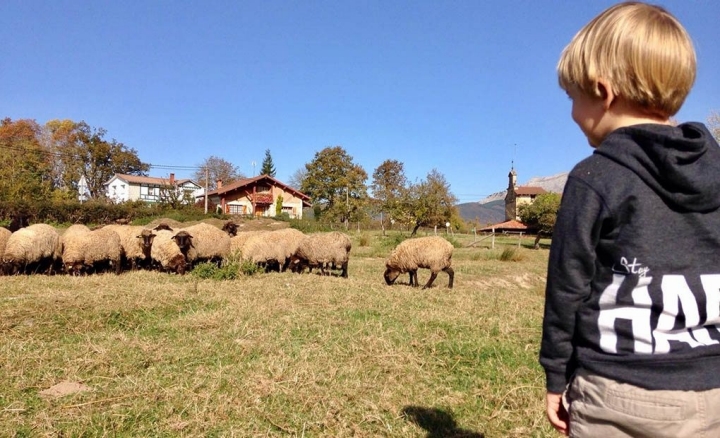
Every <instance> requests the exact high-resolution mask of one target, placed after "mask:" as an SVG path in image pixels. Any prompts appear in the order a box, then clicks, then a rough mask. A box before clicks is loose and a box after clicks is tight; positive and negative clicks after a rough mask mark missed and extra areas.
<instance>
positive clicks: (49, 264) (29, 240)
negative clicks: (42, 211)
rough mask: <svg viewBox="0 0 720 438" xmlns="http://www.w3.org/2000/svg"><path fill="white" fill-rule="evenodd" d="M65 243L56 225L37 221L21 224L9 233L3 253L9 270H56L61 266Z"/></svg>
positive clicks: (13, 271) (49, 272)
mask: <svg viewBox="0 0 720 438" xmlns="http://www.w3.org/2000/svg"><path fill="white" fill-rule="evenodd" d="M61 257H62V243H61V241H60V235H59V234H58V232H57V231H56V230H55V228H53V227H51V226H50V225H46V224H33V225H30V226H28V227H25V228H20V229H19V230H17V231H15V232H14V233H12V234H11V235H10V237H8V240H7V243H6V244H5V252H4V254H3V256H2V265H3V271H4V272H5V273H7V274H13V275H14V274H18V273H21V272H24V273H26V274H31V273H35V272H40V273H46V274H52V273H55V272H58V271H59V270H60V268H61V265H60V261H61Z"/></svg>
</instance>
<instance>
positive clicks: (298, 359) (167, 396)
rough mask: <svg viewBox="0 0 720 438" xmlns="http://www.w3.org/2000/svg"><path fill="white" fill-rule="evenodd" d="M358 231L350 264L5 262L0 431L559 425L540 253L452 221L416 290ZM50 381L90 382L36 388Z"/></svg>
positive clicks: (163, 432)
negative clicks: (546, 365) (249, 271)
mask: <svg viewBox="0 0 720 438" xmlns="http://www.w3.org/2000/svg"><path fill="white" fill-rule="evenodd" d="M356 238H357V237H356ZM362 239H365V240H366V241H367V242H366V243H367V246H361V245H359V244H356V243H357V241H356V240H355V241H354V242H353V251H352V253H351V259H350V271H349V279H342V278H338V277H322V276H319V275H315V274H304V275H298V274H291V273H282V274H279V273H270V274H264V273H256V274H255V275H252V276H246V275H240V276H238V277H237V278H236V279H235V280H227V279H225V280H213V279H201V278H198V277H196V276H193V275H186V276H184V277H180V276H174V275H167V274H161V273H154V272H133V273H124V274H122V275H120V276H115V275H100V276H92V277H84V278H75V277H64V276H55V277H46V276H30V277H22V276H18V277H0V283H2V286H3V287H2V288H0V369H1V372H0V385H2V388H3V391H0V436H32V437H35V436H88V437H89V436H103V435H107V436H120V437H136V436H160V437H175V436H187V437H190V436H193V437H194V436H218V437H226V436H228V437H229V436H242V437H260V436H263V437H264V436H297V437H301V436H305V437H347V436H361V437H377V436H383V437H437V436H453V434H454V435H455V436H468V437H476V438H477V437H480V436H484V437H488V438H489V437H528V436H536V437H542V436H555V435H554V432H553V431H552V429H551V428H550V426H549V425H548V423H547V421H546V420H545V415H544V407H543V401H544V394H545V392H544V378H543V374H542V372H541V369H540V367H539V365H538V364H537V354H538V348H539V340H540V332H541V328H540V324H541V316H542V302H543V294H544V274H545V268H546V264H547V251H546V250H540V251H533V250H530V249H527V246H526V245H525V243H526V241H525V239H523V241H522V242H521V245H520V248H516V243H517V242H518V240H517V238H514V239H513V238H508V240H507V241H506V242H504V243H502V244H501V243H500V242H499V241H496V248H494V249H492V248H489V247H486V246H485V247H479V248H476V247H467V244H468V243H471V242H472V241H473V236H457V235H456V236H455V240H456V241H457V242H458V244H459V245H460V247H458V248H456V249H455V253H454V257H453V264H454V267H455V272H456V276H455V288H454V289H452V290H449V289H447V288H446V287H445V286H446V285H447V276H446V275H445V274H444V273H440V274H439V275H438V278H437V280H436V282H435V286H434V287H433V288H432V289H429V290H421V289H419V288H418V289H415V288H410V287H408V286H407V285H406V284H396V285H394V286H391V287H390V286H386V285H385V283H384V281H383V278H382V273H383V270H384V260H383V257H385V256H386V255H387V254H388V253H389V251H390V250H391V249H392V247H393V245H388V244H386V243H385V241H387V240H389V239H393V241H396V240H397V239H396V238H395V237H385V238H382V237H380V236H379V235H372V236H367V232H366V233H365V234H364V237H362ZM527 243H528V245H530V246H531V244H532V239H527ZM503 245H505V246H513V248H515V249H514V251H516V254H521V259H520V260H519V261H517V262H503V261H501V260H500V259H499V257H498V256H497V254H501V253H502V251H503V248H502V246H503ZM428 275H429V272H428V271H426V270H425V271H424V270H421V271H420V272H419V276H420V277H421V278H420V282H421V283H423V279H425V280H426V279H427V276H428ZM401 280H404V282H405V283H406V282H407V277H406V276H403V277H401ZM62 381H71V382H80V383H82V384H84V385H86V386H87V387H89V388H90V390H89V391H85V392H78V393H74V394H68V395H65V396H63V397H58V398H53V397H46V396H43V395H41V391H43V390H45V389H47V388H50V387H51V386H53V385H55V384H57V383H59V382H62ZM463 434H464V435H463Z"/></svg>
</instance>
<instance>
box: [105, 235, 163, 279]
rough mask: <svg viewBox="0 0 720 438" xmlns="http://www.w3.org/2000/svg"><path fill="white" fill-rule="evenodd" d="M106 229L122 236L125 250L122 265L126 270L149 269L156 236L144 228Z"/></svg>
mask: <svg viewBox="0 0 720 438" xmlns="http://www.w3.org/2000/svg"><path fill="white" fill-rule="evenodd" d="M104 228H106V229H109V230H113V231H115V232H116V233H117V234H118V236H120V245H122V249H123V257H122V264H123V266H124V267H125V268H126V269H132V270H135V269H138V268H148V267H150V263H151V261H152V254H151V249H152V244H153V239H154V238H155V234H154V233H153V231H152V230H149V229H147V228H144V227H142V226H132V225H114V224H113V225H107V226H105V227H104Z"/></svg>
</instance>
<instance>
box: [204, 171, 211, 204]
mask: <svg viewBox="0 0 720 438" xmlns="http://www.w3.org/2000/svg"><path fill="white" fill-rule="evenodd" d="M209 188H210V175H209V172H208V167H207V165H206V166H205V214H207V210H208V189H209Z"/></svg>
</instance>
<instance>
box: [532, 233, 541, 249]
mask: <svg viewBox="0 0 720 438" xmlns="http://www.w3.org/2000/svg"><path fill="white" fill-rule="evenodd" d="M533 249H540V232H538V233H537V236H535V245H533Z"/></svg>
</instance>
